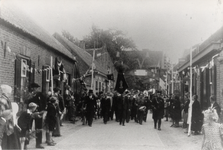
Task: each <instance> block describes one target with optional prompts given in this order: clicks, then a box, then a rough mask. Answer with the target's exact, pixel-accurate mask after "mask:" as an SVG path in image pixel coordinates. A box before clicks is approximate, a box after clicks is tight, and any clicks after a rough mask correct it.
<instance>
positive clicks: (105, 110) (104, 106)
mask: <svg viewBox="0 0 223 150" xmlns="http://www.w3.org/2000/svg"><path fill="white" fill-rule="evenodd" d="M110 109H111V103H110V97H108V95H105V94H103V96H102V99H101V113H102V116H103V122H104V124H107V122H108V120H109V112H110Z"/></svg>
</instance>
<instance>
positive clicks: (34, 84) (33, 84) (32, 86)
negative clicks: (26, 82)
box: [30, 83, 40, 88]
mask: <svg viewBox="0 0 223 150" xmlns="http://www.w3.org/2000/svg"><path fill="white" fill-rule="evenodd" d="M30 87H31V88H38V87H40V86H39V84H37V83H31V84H30Z"/></svg>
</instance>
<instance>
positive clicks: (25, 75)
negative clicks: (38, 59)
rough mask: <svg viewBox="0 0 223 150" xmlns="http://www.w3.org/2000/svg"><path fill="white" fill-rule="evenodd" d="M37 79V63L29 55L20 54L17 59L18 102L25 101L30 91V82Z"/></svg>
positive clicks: (15, 94) (15, 91) (16, 98)
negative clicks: (32, 61)
mask: <svg viewBox="0 0 223 150" xmlns="http://www.w3.org/2000/svg"><path fill="white" fill-rule="evenodd" d="M34 79H35V64H34V63H33V64H32V63H31V60H30V59H29V58H28V57H25V56H24V57H23V56H20V55H18V56H17V57H16V60H15V90H14V97H15V101H16V102H25V101H26V100H27V94H28V92H29V84H30V83H33V82H34Z"/></svg>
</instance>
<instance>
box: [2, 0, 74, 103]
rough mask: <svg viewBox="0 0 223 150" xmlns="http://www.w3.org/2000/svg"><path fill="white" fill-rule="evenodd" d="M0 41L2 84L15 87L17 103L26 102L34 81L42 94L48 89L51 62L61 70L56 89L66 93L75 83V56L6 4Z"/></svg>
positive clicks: (5, 2)
mask: <svg viewBox="0 0 223 150" xmlns="http://www.w3.org/2000/svg"><path fill="white" fill-rule="evenodd" d="M0 42H1V45H0V68H1V69H0V72H1V73H0V84H8V85H10V86H11V87H13V89H14V90H13V93H14V97H12V99H13V100H14V101H17V102H23V101H24V100H25V95H26V94H27V92H28V85H29V84H30V83H32V82H36V83H38V84H39V85H40V89H41V91H42V92H43V93H46V92H47V91H48V90H49V88H50V79H51V78H50V68H51V67H50V65H51V60H52V64H53V68H54V69H55V70H56V69H57V68H56V66H57V65H58V67H59V68H60V71H61V72H60V73H61V74H60V76H54V87H56V86H59V87H60V88H61V89H62V91H63V90H64V86H65V85H67V84H69V85H71V84H72V82H71V79H72V78H73V75H74V73H73V72H74V64H75V60H74V58H73V56H72V54H71V53H70V52H69V51H68V50H67V49H66V48H64V47H63V46H62V45H61V44H60V43H59V42H57V41H56V40H55V39H54V38H53V36H51V35H49V34H48V33H47V32H45V31H44V30H43V29H42V28H41V27H39V26H38V25H36V23H35V22H33V21H32V20H31V19H30V18H29V17H28V16H27V15H26V14H25V13H23V12H22V11H21V10H19V9H18V8H17V7H16V6H14V5H13V4H12V3H10V2H7V1H4V3H2V5H1V8H0ZM51 58H52V59H51ZM62 66H63V67H62ZM61 68H62V69H61Z"/></svg>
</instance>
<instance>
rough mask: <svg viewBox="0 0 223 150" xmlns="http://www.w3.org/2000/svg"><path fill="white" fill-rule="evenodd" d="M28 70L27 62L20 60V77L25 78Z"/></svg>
mask: <svg viewBox="0 0 223 150" xmlns="http://www.w3.org/2000/svg"><path fill="white" fill-rule="evenodd" d="M28 69H29V66H28V65H27V60H25V59H22V61H21V77H26V75H27V70H28Z"/></svg>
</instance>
